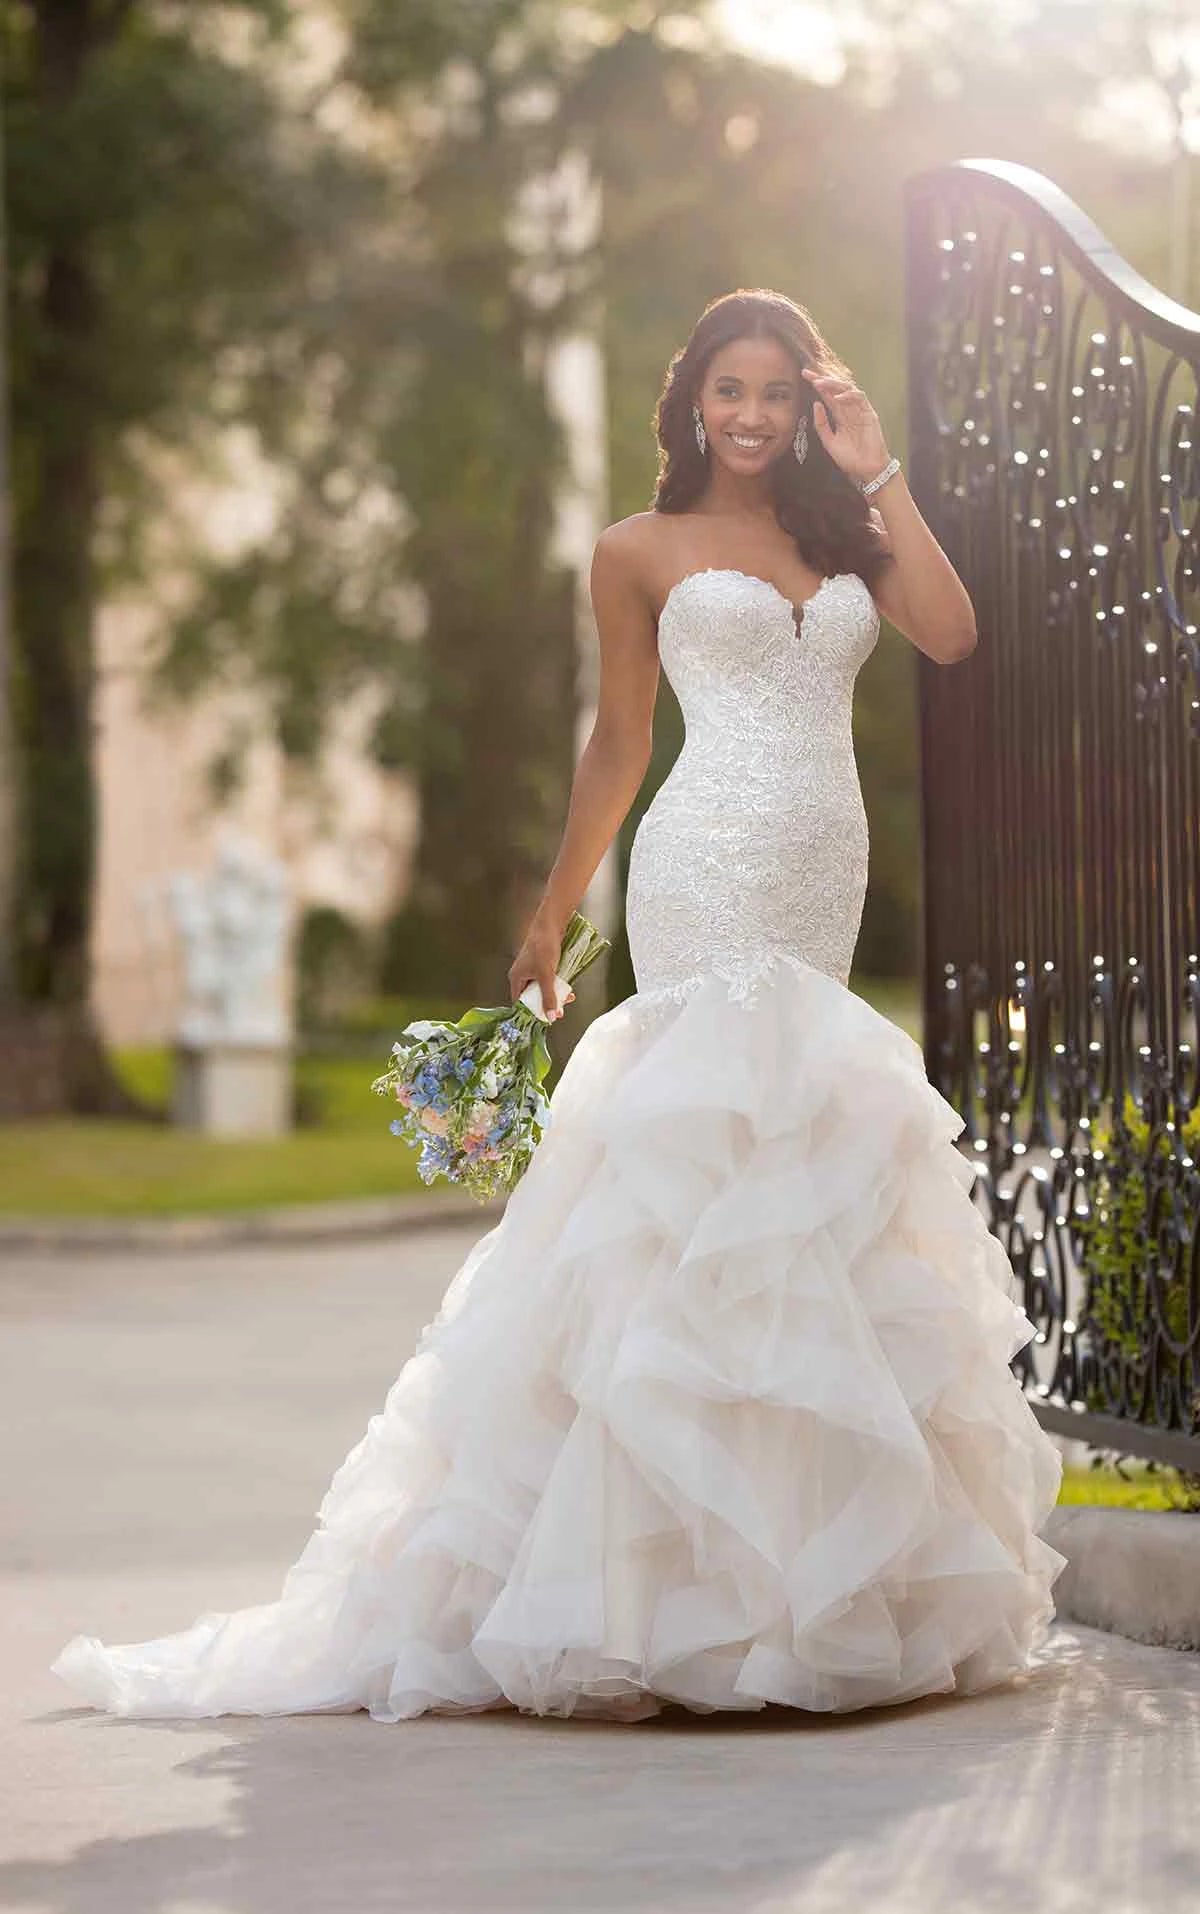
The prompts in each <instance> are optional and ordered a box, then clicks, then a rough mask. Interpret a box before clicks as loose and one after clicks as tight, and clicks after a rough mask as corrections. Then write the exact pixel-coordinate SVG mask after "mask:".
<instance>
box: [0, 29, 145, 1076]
mask: <svg viewBox="0 0 1200 1914" xmlns="http://www.w3.org/2000/svg"><path fill="white" fill-rule="evenodd" d="M36 18H37V69H36V85H37V89H38V94H39V100H40V104H41V108H42V110H43V111H44V112H45V114H46V115H47V118H48V119H50V120H53V118H54V117H55V115H56V114H57V113H59V112H61V111H63V110H64V109H66V108H68V107H69V106H70V105H71V104H72V102H73V101H74V99H75V97H76V95H77V93H78V91H79V87H80V83H81V79H82V76H83V74H84V71H85V69H86V64H87V61H88V59H89V57H91V55H92V54H93V52H94V51H95V49H96V47H97V45H98V41H99V37H100V35H101V34H102V32H103V31H104V30H106V28H107V24H108V21H107V17H106V18H105V19H102V20H101V21H100V22H99V24H98V23H97V16H96V13H95V9H94V7H93V6H91V5H89V4H80V3H79V0H72V3H71V4H65V0H43V3H42V5H40V6H39V7H38V9H37V15H36ZM89 240H90V235H89V233H88V231H87V228H86V224H85V223H84V222H83V221H82V220H81V221H80V222H79V223H78V224H77V226H76V227H75V229H74V230H64V231H62V232H60V235H59V237H58V240H57V243H56V245H55V247H54V249H53V250H52V251H51V252H50V253H49V254H48V255H47V257H46V259H45V261H44V264H43V269H42V276H41V293H40V301H39V324H38V343H37V354H36V363H35V366H34V374H35V376H34V382H33V388H34V390H35V392H36V394H37V412H36V416H35V418H34V419H33V421H32V422H31V423H32V427H33V430H32V432H31V433H30V434H29V435H27V441H26V449H27V456H28V460H29V464H28V471H27V474H26V476H25V482H24V484H23V487H22V497H21V511H20V514H19V518H18V521H17V525H16V528H15V537H14V551H13V602H14V622H15V628H16V633H17V646H16V658H15V678H16V731H17V763H18V767H19V773H18V774H19V783H20V790H21V799H22V803H21V811H22V819H21V835H22V844H21V856H20V868H19V874H18V895H17V902H16V908H15V913H14V917H15V945H16V967H17V987H18V991H19V993H20V996H21V997H22V999H23V1000H24V1001H26V1002H28V1003H29V1004H31V1005H36V1006H38V1008H39V1009H41V1010H49V1011H50V1012H51V1013H52V1017H53V1021H54V1022H55V1023H56V1024H57V1027H58V1029H59V1032H60V1040H61V1042H62V1045H63V1057H64V1079H65V1083H66V1094H67V1100H68V1102H69V1104H70V1106H71V1107H73V1108H76V1109H80V1110H89V1111H94V1110H110V1111H132V1110H133V1109H135V1108H137V1107H138V1106H137V1105H136V1104H135V1103H134V1102H133V1100H132V1099H130V1098H129V1097H128V1096H127V1095H126V1093H125V1092H124V1090H123V1089H122V1088H121V1086H120V1084H119V1083H118V1082H117V1080H116V1078H115V1076H114V1073H113V1071H112V1069H111V1066H110V1065H109V1063H108V1061H107V1058H106V1056H105V1053H104V1049H103V1045H102V1043H101V1041H100V1037H99V1034H98V1031H97V1029H96V1026H95V1023H94V1019H93V1017H92V1014H91V1010H90V985H91V964H90V939H91V927H92V897H93V889H94V882H95V860H96V781H95V768H94V764H93V693H94V676H95V672H94V663H93V656H92V645H93V625H94V617H95V603H94V600H95V576H94V568H93V563H92V545H93V539H94V534H95V523H96V510H97V502H98V496H99V486H98V478H97V456H96V445H97V422H98V413H99V409H100V407H101V406H102V403H103V395H102V393H101V391H100V390H99V389H98V384H97V358H98V354H97V345H98V341H99V338H100V333H101V329H102V321H103V315H102V312H101V301H100V294H99V292H98V289H97V285H96V280H95V275H94V272H93V269H92V265H91V260H90V250H91V249H90V244H89Z"/></svg>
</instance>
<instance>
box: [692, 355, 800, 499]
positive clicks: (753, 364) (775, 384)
mask: <svg viewBox="0 0 1200 1914" xmlns="http://www.w3.org/2000/svg"><path fill="white" fill-rule="evenodd" d="M804 385H805V381H804V380H803V379H801V377H800V367H799V366H798V365H797V363H796V361H795V359H794V358H793V357H792V355H791V353H790V352H789V351H788V350H787V348H786V346H783V345H781V344H780V343H779V341H778V340H777V339H735V340H734V341H733V342H732V344H730V345H727V346H721V347H720V348H719V350H718V351H716V352H714V353H713V356H712V358H711V359H710V360H709V362H708V366H707V369H706V371H705V374H704V383H703V385H702V387H701V389H700V392H699V393H698V395H697V404H698V405H699V407H700V415H701V417H702V418H703V420H704V429H705V431H706V432H707V434H708V442H709V444H710V446H711V447H712V452H713V456H714V458H718V459H720V460H721V462H722V463H723V464H725V465H727V466H728V467H729V468H730V470H731V471H734V472H738V473H751V472H757V471H762V470H765V468H766V467H767V466H768V465H770V463H771V461H772V460H773V459H777V458H780V457H781V456H782V455H783V454H784V453H785V452H790V451H791V447H792V438H793V435H794V433H795V430H796V426H797V424H798V422H799V418H800V411H801V402H802V398H803V390H804Z"/></svg>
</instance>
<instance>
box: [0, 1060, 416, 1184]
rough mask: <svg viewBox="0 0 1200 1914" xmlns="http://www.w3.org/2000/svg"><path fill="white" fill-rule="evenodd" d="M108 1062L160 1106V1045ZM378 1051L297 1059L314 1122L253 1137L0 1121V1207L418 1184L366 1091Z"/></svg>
mask: <svg viewBox="0 0 1200 1914" xmlns="http://www.w3.org/2000/svg"><path fill="white" fill-rule="evenodd" d="M117 1062H118V1065H119V1068H120V1070H121V1073H122V1075H123V1077H124V1078H125V1080H126V1082H127V1083H128V1084H129V1086H130V1088H131V1089H133V1090H134V1091H135V1092H136V1093H137V1094H138V1095H139V1096H141V1097H143V1098H144V1099H145V1100H146V1101H147V1102H150V1103H152V1104H157V1105H165V1101H166V1097H167V1094H168V1089H169V1083H170V1070H171V1062H170V1057H169V1054H168V1053H167V1052H166V1051H165V1050H149V1049H143V1050H128V1051H122V1052H120V1053H119V1055H118V1057H117ZM386 1062H387V1046H386V1045H384V1046H383V1047H382V1049H381V1051H380V1053H379V1055H378V1057H375V1058H362V1057H357V1058H351V1059H346V1058H340V1057H303V1058H301V1059H300V1060H299V1062H298V1065H297V1071H296V1076H297V1084H298V1088H299V1090H300V1093H301V1096H302V1097H303V1098H304V1100H305V1102H306V1104H307V1105H308V1106H309V1107H310V1108H312V1109H313V1110H314V1112H315V1114H316V1115H317V1118H318V1121H317V1122H316V1123H315V1124H313V1125H312V1126H311V1127H304V1128H301V1129H298V1130H296V1131H294V1132H293V1133H292V1134H291V1135H289V1136H284V1137H277V1138H267V1139H263V1140H261V1141H260V1140H257V1139H249V1138H247V1139H245V1140H242V1139H234V1138H220V1137H205V1136H199V1135H197V1134H196V1133H195V1132H192V1131H185V1130H178V1129H175V1128H173V1127H171V1126H170V1125H169V1124H166V1123H135V1122H123V1121H115V1120H113V1121H110V1120H106V1119H102V1118H91V1119H88V1118H62V1119H59V1118H55V1119H52V1120H47V1121H42V1122H29V1123H13V1124H3V1125H0V1214H3V1215H9V1216H12V1215H22V1216H59V1217H65V1216H112V1217H122V1216H170V1215H178V1214H187V1213H201V1212H204V1213H208V1212H212V1211H219V1210H231V1209H239V1210H240V1209H265V1208H270V1207H272V1206H273V1205H275V1204H285V1203H320V1202H324V1201H328V1200H333V1199H345V1198H350V1197H358V1196H394V1195H400V1194H405V1193H407V1192H410V1191H413V1190H423V1189H424V1188H425V1187H426V1186H425V1185H424V1184H423V1183H422V1182H421V1180H420V1178H419V1177H418V1175H417V1170H416V1163H417V1157H416V1152H415V1151H414V1150H412V1149H410V1148H409V1147H408V1145H407V1144H405V1143H402V1142H401V1141H400V1140H399V1139H398V1138H397V1137H394V1136H392V1135H391V1134H390V1133H389V1131H388V1127H387V1125H388V1118H389V1115H390V1111H389V1108H388V1105H387V1103H386V1102H385V1101H384V1099H383V1098H382V1097H377V1096H375V1095H374V1094H373V1092H372V1090H371V1079H372V1077H374V1076H377V1075H378V1074H379V1073H380V1072H381V1071H382V1070H383V1069H384V1067H385V1065H386ZM430 1187H431V1189H432V1190H433V1191H434V1192H436V1193H439V1194H440V1193H443V1192H446V1191H448V1190H449V1189H450V1186H449V1185H448V1184H446V1183H445V1182H444V1181H442V1182H438V1183H435V1184H433V1185H431V1186H430Z"/></svg>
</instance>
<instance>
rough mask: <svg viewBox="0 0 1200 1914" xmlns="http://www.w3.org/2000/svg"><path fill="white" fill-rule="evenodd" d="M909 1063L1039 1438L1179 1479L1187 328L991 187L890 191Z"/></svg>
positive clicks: (1048, 191)
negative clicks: (899, 382)
mask: <svg viewBox="0 0 1200 1914" xmlns="http://www.w3.org/2000/svg"><path fill="white" fill-rule="evenodd" d="M905 213H906V300H907V325H908V355H909V357H908V381H909V431H910V445H909V473H910V480H911V484H912V489H913V493H914V495H915V497H916V498H917V501H918V503H919V504H920V507H921V510H922V511H923V513H924V514H925V516H926V518H927V520H928V521H929V523H930V525H931V526H932V527H933V530H934V532H935V534H936V535H937V537H938V539H939V541H940V542H941V544H942V546H943V548H944V549H945V551H946V553H947V555H948V556H949V557H950V558H951V560H952V561H953V563H954V564H955V566H956V567H957V568H958V570H959V572H960V574H961V576H962V578H963V580H964V582H965V583H966V585H967V587H968V589H969V591H970V592H971V595H972V598H973V601H974V604H975V608H976V615H977V621H978V627H979V636H980V642H979V646H978V648H977V650H976V651H975V653H974V654H973V655H972V656H971V657H970V658H969V659H967V660H964V661H962V662H960V663H959V664H956V665H953V666H941V665H937V664H934V663H933V662H932V660H930V659H927V658H924V657H922V658H920V660H919V661H918V671H919V697H920V728H921V735H920V748H921V792H922V867H923V898H924V906H923V948H922V972H923V995H924V1016H925V1059H926V1067H927V1069H928V1071H929V1075H930V1077H931V1078H932V1079H933V1081H934V1082H935V1083H936V1084H937V1085H938V1087H939V1088H940V1089H941V1090H942V1091H943V1093H944V1094H945V1095H946V1096H947V1097H949V1098H950V1099H951V1101H952V1102H954V1104H955V1105H956V1107H957V1108H958V1109H960V1110H961V1111H962V1112H963V1114H964V1116H965V1118H966V1125H967V1127H966V1131H965V1133H964V1137H963V1139H962V1141H963V1143H964V1145H965V1146H966V1147H967V1148H969V1149H970V1150H972V1151H973V1153H974V1155H975V1157H976V1160H977V1161H978V1163H979V1166H980V1174H979V1177H978V1179H977V1182H976V1193H977V1197H978V1198H979V1199H980V1200H981V1201H982V1203H983V1205H984V1207H985V1210H986V1212H987V1215H988V1222H989V1226H990V1227H991V1228H992V1229H993V1230H994V1231H995V1232H996V1234H997V1235H998V1236H999V1237H1000V1239H1001V1240H1002V1241H1003V1243H1004V1245H1005V1248H1006V1249H1007V1250H1008V1252H1009V1255H1010V1256H1011V1258H1012V1261H1013V1263H1014V1266H1015V1268H1016V1270H1017V1273H1018V1275H1019V1277H1020V1278H1021V1281H1022V1284H1023V1295H1022V1301H1023V1302H1024V1306H1025V1308H1026V1310H1027V1311H1028V1313H1029V1315H1030V1317H1031V1318H1032V1319H1033V1321H1034V1322H1035V1323H1036V1324H1037V1325H1038V1335H1037V1339H1036V1341H1035V1342H1034V1343H1032V1344H1030V1345H1029V1346H1028V1348H1027V1349H1026V1350H1024V1351H1023V1352H1021V1355H1020V1356H1019V1357H1018V1359H1017V1364H1016V1368H1017V1372H1018V1374H1019V1375H1020V1377H1021V1380H1022V1382H1023V1384H1024V1386H1025V1387H1026V1388H1027V1389H1028V1390H1029V1392H1030V1395H1031V1400H1032V1403H1033V1406H1034V1408H1035V1411H1036V1413H1037V1415H1038V1417H1039V1419H1040V1420H1041V1422H1042V1423H1043V1425H1044V1426H1045V1427H1047V1428H1050V1429H1054V1430H1057V1431H1061V1432H1062V1433H1065V1434H1068V1435H1073V1436H1076V1437H1080V1438H1082V1439H1083V1440H1085V1441H1087V1442H1089V1443H1092V1444H1094V1445H1096V1446H1098V1447H1104V1448H1114V1449H1118V1450H1120V1451H1123V1452H1127V1453H1133V1454H1140V1455H1145V1456H1153V1457H1156V1458H1158V1459H1159V1460H1161V1461H1164V1462H1171V1463H1175V1464H1177V1465H1178V1466H1180V1467H1182V1468H1185V1469H1188V1470H1192V1471H1197V1470H1200V1348H1198V1343H1200V1295H1198V1290H1200V1230H1198V1227H1197V1226H1198V1223H1200V1110H1198V1108H1197V1101H1198V1082H1197V1055H1198V1050H1200V643H1198V639H1197V624H1196V620H1197V618H1198V616H1200V612H1198V606H1200V522H1198V517H1197V497H1198V494H1200V433H1198V431H1197V419H1196V407H1197V383H1198V379H1200V313H1195V312H1191V311H1189V310H1188V309H1187V308H1185V307H1183V306H1180V305H1178V304H1177V303H1176V302H1175V301H1174V300H1171V299H1169V298H1167V297H1166V296H1165V295H1164V294H1162V293H1160V292H1158V291H1157V290H1156V289H1155V288H1154V287H1153V286H1152V285H1150V284H1149V283H1148V282H1147V281H1146V280H1144V279H1143V278H1142V277H1141V276H1140V275H1139V274H1138V273H1136V272H1134V271H1133V270H1132V268H1131V267H1130V266H1129V265H1128V264H1127V263H1126V262H1125V261H1124V260H1123V259H1122V258H1121V257H1120V256H1119V255H1118V254H1116V253H1115V252H1114V251H1113V249H1112V247H1111V246H1110V245H1109V244H1108V242H1107V241H1106V240H1105V239H1104V237H1103V235H1102V234H1101V233H1100V232H1099V231H1098V230H1097V228H1096V227H1095V226H1093V225H1092V223H1091V221H1090V220H1088V219H1087V218H1086V217H1085V215H1084V214H1083V213H1082V212H1081V211H1080V209H1079V208H1078V207H1077V206H1076V205H1075V204H1074V203H1073V202H1072V201H1071V200H1069V199H1068V198H1067V197H1066V196H1065V195H1064V194H1063V193H1061V192H1060V191H1059V190H1058V189H1057V187H1055V186H1054V185H1053V184H1052V183H1051V182H1050V181H1049V180H1047V179H1045V178H1043V177H1042V176H1041V175H1040V174H1038V173H1035V172H1032V171H1031V170H1030V169H1029V168H1027V167H1023V166H1016V165H1010V164H1007V163H1004V162H994V161H986V160H968V161H963V162H960V163H959V164H956V165H952V166H945V167H938V168H935V169H933V170H931V171H928V172H925V173H921V174H919V175H917V176H915V177H914V178H912V179H910V180H909V181H907V182H906V187H905Z"/></svg>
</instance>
